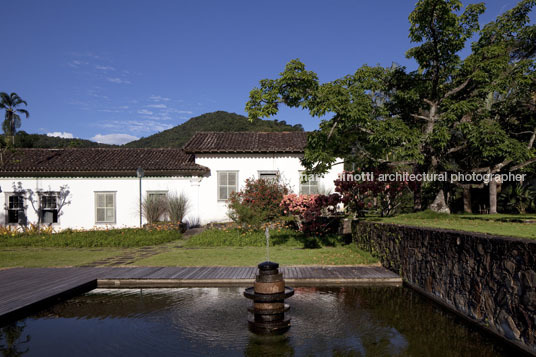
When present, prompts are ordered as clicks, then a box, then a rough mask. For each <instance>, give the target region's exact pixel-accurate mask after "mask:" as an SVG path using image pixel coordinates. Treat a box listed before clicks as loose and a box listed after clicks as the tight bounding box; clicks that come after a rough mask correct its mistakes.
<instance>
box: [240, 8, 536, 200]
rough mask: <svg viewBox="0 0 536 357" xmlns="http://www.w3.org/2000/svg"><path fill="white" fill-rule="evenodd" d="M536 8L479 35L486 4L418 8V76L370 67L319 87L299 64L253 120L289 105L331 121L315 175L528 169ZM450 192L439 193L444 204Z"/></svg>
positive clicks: (267, 82) (263, 100)
mask: <svg viewBox="0 0 536 357" xmlns="http://www.w3.org/2000/svg"><path fill="white" fill-rule="evenodd" d="M535 3H536V0H523V1H520V2H519V3H518V4H517V5H516V6H515V7H514V8H513V9H511V10H509V11H507V12H505V13H504V14H502V15H500V16H499V17H498V18H497V19H496V20H495V21H493V22H491V23H489V24H487V25H485V26H484V27H482V28H481V27H480V24H479V16H480V15H481V14H482V13H483V12H484V11H485V5H484V4H483V3H479V4H471V5H468V6H466V7H465V8H463V6H462V3H461V2H460V1H459V0H420V1H418V2H417V4H416V6H415V9H414V11H413V12H412V13H411V14H410V15H409V22H410V28H409V38H410V40H411V42H413V43H415V44H416V46H415V47H413V48H411V49H409V50H408V51H407V52H406V56H407V57H408V58H414V59H415V61H416V62H417V64H418V69H417V70H415V71H408V70H407V68H404V67H401V66H398V65H393V66H391V67H388V68H384V67H381V66H375V67H370V66H367V65H364V66H362V67H360V68H358V69H357V71H356V72H355V73H354V74H350V75H347V76H344V77H343V78H339V79H336V80H334V81H331V82H327V83H320V82H319V80H318V76H317V75H316V73H314V72H312V71H309V70H307V69H306V68H305V65H304V64H303V63H302V62H301V61H299V60H298V59H295V60H292V61H290V62H289V63H288V64H287V65H286V67H285V69H284V71H283V72H282V73H281V74H280V76H279V78H276V79H263V80H261V81H260V86H259V87H258V88H254V89H253V90H252V91H251V92H250V98H249V101H248V102H247V104H246V110H247V112H248V114H249V118H250V119H254V118H259V117H269V116H272V115H275V114H277V112H278V109H279V106H280V105H281V104H283V105H287V106H289V107H295V108H301V109H305V110H308V111H309V113H310V114H311V115H312V116H324V115H326V114H327V115H330V116H331V117H330V118H329V119H324V120H322V122H321V124H320V127H319V129H318V130H316V131H315V132H314V133H313V134H312V135H310V136H309V141H308V145H307V148H306V152H305V157H304V159H303V160H302V162H303V164H304V166H305V167H306V168H307V169H308V170H309V171H311V172H315V173H322V172H325V171H326V170H327V169H328V168H329V167H330V166H331V165H333V164H334V162H335V160H336V159H337V158H344V159H345V161H347V162H352V163H355V164H357V165H358V166H359V167H369V168H370V167H375V168H377V167H382V166H385V167H391V168H401V167H402V168H405V169H407V170H413V171H414V172H452V171H455V170H457V171H476V172H487V173H497V172H501V171H505V170H519V169H522V168H525V167H528V166H529V165H532V164H533V163H535V162H536V159H535V157H536V150H535V148H534V141H535V136H536V121H535V120H536V118H535V114H534V108H535V100H536V77H535V71H534V69H535V68H534V67H535V62H534V55H535V51H536V26H535V25H532V24H531V23H530V19H529V14H530V12H531V11H532V9H533V8H534V6H535ZM475 35H476V36H475ZM473 37H475V38H476V40H475V41H474V42H473V43H472V44H471V47H470V50H471V52H470V54H469V55H468V56H467V57H466V58H464V59H462V58H461V57H460V51H462V50H463V49H464V48H466V46H467V44H468V42H469V40H470V39H472V38H473ZM448 189H449V187H442V186H441V185H440V186H439V187H436V188H435V190H436V192H437V198H441V197H440V196H442V195H443V190H448ZM418 190H420V188H417V191H418ZM443 199H444V197H443Z"/></svg>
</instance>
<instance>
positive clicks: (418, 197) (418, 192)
mask: <svg viewBox="0 0 536 357" xmlns="http://www.w3.org/2000/svg"><path fill="white" fill-rule="evenodd" d="M421 210H422V185H421V184H420V183H419V182H417V185H416V187H415V191H414V192H413V211H414V212H419V211H421Z"/></svg>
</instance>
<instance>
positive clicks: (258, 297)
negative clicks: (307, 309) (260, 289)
mask: <svg viewBox="0 0 536 357" xmlns="http://www.w3.org/2000/svg"><path fill="white" fill-rule="evenodd" d="M292 295H294V289H293V288H291V287H288V286H285V292H283V293H279V294H259V293H255V291H253V287H251V288H247V289H246V290H245V291H244V296H245V297H247V298H248V299H252V300H254V301H258V302H272V301H280V300H285V299H288V298H289V297H291V296H292Z"/></svg>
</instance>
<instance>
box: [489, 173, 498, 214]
mask: <svg viewBox="0 0 536 357" xmlns="http://www.w3.org/2000/svg"><path fill="white" fill-rule="evenodd" d="M489 214H497V181H495V178H492V179H491V180H490V181H489Z"/></svg>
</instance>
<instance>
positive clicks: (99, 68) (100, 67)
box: [95, 65, 115, 71]
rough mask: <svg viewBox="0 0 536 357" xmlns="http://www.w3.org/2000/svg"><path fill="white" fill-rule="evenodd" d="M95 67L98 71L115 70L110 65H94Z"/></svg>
mask: <svg viewBox="0 0 536 357" xmlns="http://www.w3.org/2000/svg"><path fill="white" fill-rule="evenodd" d="M95 69H98V70H99V71H115V68H114V67H112V66H99V65H96V66H95Z"/></svg>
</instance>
